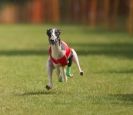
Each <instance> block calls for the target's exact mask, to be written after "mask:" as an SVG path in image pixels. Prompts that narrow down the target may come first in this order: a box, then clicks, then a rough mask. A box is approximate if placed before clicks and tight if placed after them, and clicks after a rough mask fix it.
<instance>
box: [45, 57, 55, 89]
mask: <svg viewBox="0 0 133 115" xmlns="http://www.w3.org/2000/svg"><path fill="white" fill-rule="evenodd" d="M53 69H54V66H53V64H52V62H51V60H50V59H48V62H47V72H48V85H46V89H47V90H49V89H52V87H53V84H52V73H53Z"/></svg>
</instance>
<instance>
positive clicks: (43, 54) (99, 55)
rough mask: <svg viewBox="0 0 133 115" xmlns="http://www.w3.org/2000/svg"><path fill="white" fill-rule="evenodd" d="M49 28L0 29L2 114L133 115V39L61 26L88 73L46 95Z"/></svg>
mask: <svg viewBox="0 0 133 115" xmlns="http://www.w3.org/2000/svg"><path fill="white" fill-rule="evenodd" d="M49 27H51V26H50V25H45V26H42V25H1V26H0V114H1V115H132V114H133V111H132V110H133V37H132V36H130V35H128V34H126V33H121V32H108V31H103V30H99V29H98V30H95V31H94V30H93V29H91V28H89V27H82V26H67V25H62V26H58V27H60V28H61V29H62V35H61V38H62V39H63V40H65V41H66V42H67V43H68V44H69V45H70V46H71V47H73V48H75V49H76V50H77V52H78V54H79V58H80V63H81V66H82V68H83V70H84V72H85V75H84V77H80V76H79V74H78V70H77V67H76V66H75V65H73V68H72V71H73V73H74V77H73V78H71V79H69V80H68V82H67V83H59V82H58V80H57V77H56V75H55V74H54V77H53V82H54V88H53V89H52V90H51V91H46V89H45V85H46V84H47V73H46V68H45V65H46V61H47V57H48V54H47V49H48V41H47V36H46V35H45V33H46V32H45V31H46V29H47V28H49Z"/></svg>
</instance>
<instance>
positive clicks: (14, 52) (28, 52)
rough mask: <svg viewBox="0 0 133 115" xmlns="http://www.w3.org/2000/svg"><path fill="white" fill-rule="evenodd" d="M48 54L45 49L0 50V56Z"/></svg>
mask: <svg viewBox="0 0 133 115" xmlns="http://www.w3.org/2000/svg"><path fill="white" fill-rule="evenodd" d="M36 55H48V51H47V50H5V51H4V50H3V51H0V56H36Z"/></svg>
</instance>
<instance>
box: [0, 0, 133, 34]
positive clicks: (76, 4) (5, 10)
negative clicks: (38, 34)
mask: <svg viewBox="0 0 133 115" xmlns="http://www.w3.org/2000/svg"><path fill="white" fill-rule="evenodd" d="M59 22H65V23H77V24H78V23H80V24H85V25H88V26H92V27H95V26H97V25H100V26H101V25H102V26H104V27H106V28H110V29H112V30H115V29H116V28H123V29H125V30H128V31H129V32H133V0H0V23H59Z"/></svg>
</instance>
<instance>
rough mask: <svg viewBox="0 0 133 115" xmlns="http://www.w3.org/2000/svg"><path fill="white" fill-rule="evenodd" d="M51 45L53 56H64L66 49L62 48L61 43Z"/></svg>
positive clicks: (57, 57)
mask: <svg viewBox="0 0 133 115" xmlns="http://www.w3.org/2000/svg"><path fill="white" fill-rule="evenodd" d="M50 46H51V55H52V57H53V58H55V59H59V58H61V57H62V56H64V54H65V51H63V50H62V49H61V45H60V44H59V43H57V44H55V45H50Z"/></svg>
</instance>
